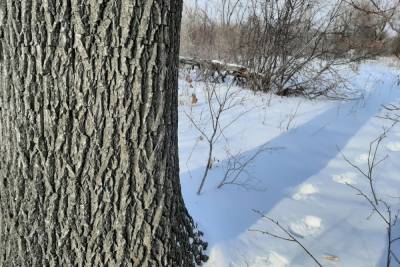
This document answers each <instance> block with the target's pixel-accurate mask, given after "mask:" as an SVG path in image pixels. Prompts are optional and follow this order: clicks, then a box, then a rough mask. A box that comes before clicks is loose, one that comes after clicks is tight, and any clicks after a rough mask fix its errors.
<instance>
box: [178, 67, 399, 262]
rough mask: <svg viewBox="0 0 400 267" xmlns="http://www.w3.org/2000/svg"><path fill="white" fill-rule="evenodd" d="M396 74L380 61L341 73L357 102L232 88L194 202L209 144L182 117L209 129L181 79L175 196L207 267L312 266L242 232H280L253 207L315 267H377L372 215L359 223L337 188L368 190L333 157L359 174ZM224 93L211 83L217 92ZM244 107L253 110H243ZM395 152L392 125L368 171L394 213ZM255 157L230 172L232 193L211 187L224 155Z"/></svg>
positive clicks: (377, 225) (360, 204)
mask: <svg viewBox="0 0 400 267" xmlns="http://www.w3.org/2000/svg"><path fill="white" fill-rule="evenodd" d="M399 69H400V68H399V66H396V67H393V66H389V65H388V64H387V61H385V60H384V59H382V60H379V61H371V62H367V63H365V64H363V65H362V66H360V68H359V70H358V72H357V73H352V74H351V71H347V72H348V73H349V78H350V80H351V83H352V85H353V87H354V88H356V89H357V90H358V92H359V93H360V94H362V95H363V97H362V98H360V99H358V100H354V101H331V100H323V99H320V100H314V101H311V100H305V99H303V98H281V97H277V96H272V97H271V96H269V95H263V94H259V93H256V94H255V93H253V92H249V91H247V90H244V89H240V88H235V89H236V90H240V94H239V95H238V97H240V101H238V102H239V103H240V104H239V105H237V106H235V107H234V108H232V109H230V110H229V111H228V112H227V113H225V114H223V115H222V118H221V124H222V125H223V126H226V125H228V126H229V127H227V128H226V129H225V130H224V135H223V137H221V138H220V139H219V140H218V141H217V142H216V143H215V144H214V147H215V148H214V157H213V167H212V169H211V170H210V172H209V176H208V178H207V181H206V184H205V187H204V190H203V193H202V194H201V195H200V196H198V195H196V191H197V189H198V186H199V184H200V179H201V177H202V174H203V172H204V168H205V165H206V159H207V152H208V150H207V149H208V144H207V142H206V140H205V139H204V138H200V133H199V132H198V131H197V130H196V128H195V127H193V125H192V124H191V122H190V120H189V119H188V117H187V115H189V116H192V117H193V118H195V119H196V121H199V122H201V123H200V124H201V127H202V129H203V130H204V131H206V132H210V124H209V123H207V104H206V102H205V98H204V93H203V88H204V84H203V83H201V82H193V84H192V85H193V86H189V85H188V83H187V82H186V81H185V80H184V78H183V79H182V80H181V81H180V89H179V90H180V91H179V93H180V103H181V105H180V108H179V115H180V120H179V145H180V155H179V156H180V169H181V182H182V190H183V194H184V198H185V202H186V205H187V207H188V209H189V212H190V213H191V215H192V216H193V218H194V220H195V221H196V222H198V224H199V228H200V229H201V230H202V231H204V232H205V239H206V240H207V241H208V242H209V250H208V255H209V256H210V259H209V261H208V262H207V263H206V264H205V266H206V267H210V266H212V267H225V266H226V267H240V266H251V267H256V266H275V267H279V266H290V267H292V266H294V267H296V266H315V264H314V263H313V261H312V260H311V259H310V258H309V257H307V256H306V255H305V253H304V252H303V251H302V250H301V249H300V248H299V247H298V246H296V245H295V244H294V243H293V242H287V241H284V240H279V239H276V238H272V237H270V236H267V235H263V234H261V233H258V232H254V231H249V230H262V231H269V232H272V233H275V234H279V235H282V232H280V231H279V230H278V229H277V227H276V226H274V225H273V224H271V222H269V221H267V220H265V219H263V218H260V216H259V215H258V214H256V213H255V212H254V211H253V210H259V211H261V212H262V213H263V214H265V215H266V216H268V217H270V218H273V219H276V220H278V221H279V223H280V224H281V225H282V226H284V227H285V228H286V229H287V230H288V231H289V232H290V233H292V234H293V235H294V236H296V237H298V238H299V240H300V241H301V242H302V243H303V244H304V245H305V246H306V247H307V248H308V249H309V250H310V251H311V252H312V253H313V255H314V256H315V257H316V258H317V259H318V260H319V261H320V262H321V263H322V264H323V265H324V266H344V267H368V266H384V265H385V249H386V229H385V225H384V224H383V223H382V222H381V221H380V219H379V218H378V217H377V216H375V215H373V216H371V217H370V218H369V219H367V218H368V216H369V215H370V213H371V209H370V207H369V206H368V204H367V203H365V201H364V200H363V199H361V198H360V196H357V194H356V192H355V191H354V190H353V189H351V188H350V187H349V186H348V185H346V184H347V183H348V184H353V185H357V186H358V187H361V188H362V189H365V190H367V189H368V184H367V181H366V179H365V178H364V177H363V176H362V175H360V174H359V173H358V172H357V170H355V169H354V168H352V167H351V166H349V164H348V163H346V161H345V160H344V159H343V156H342V153H343V155H345V156H346V157H347V158H348V159H351V160H352V161H353V162H354V163H355V164H357V165H358V166H360V168H363V169H365V168H367V164H368V149H369V143H370V142H371V141H372V140H374V139H375V138H376V137H377V136H379V135H380V134H381V133H382V129H383V127H384V126H389V125H390V123H389V122H388V121H385V120H382V119H380V118H378V116H382V115H384V114H385V111H384V110H382V105H387V104H390V103H399V102H400V89H399V86H398V85H397V83H396V82H397V79H398V78H397V76H398V75H399ZM226 88H227V85H226V84H225V85H219V87H218V90H220V91H222V92H223V91H224V90H226ZM192 93H195V94H196V96H197V98H198V102H197V103H196V104H195V105H190V104H188V103H190V96H191V95H192ZM249 107H252V108H253V109H252V110H251V111H248V109H249ZM245 111H248V112H247V113H246V114H245V115H243V116H241V117H239V119H238V120H236V121H235V122H234V123H232V124H231V125H229V124H230V122H231V121H232V120H233V118H236V117H238V115H240V114H241V113H243V112H245ZM266 148H270V149H266ZM271 148H274V149H271ZM260 150H261V152H260ZM227 151H228V152H229V153H227ZM399 151H400V126H395V127H394V128H392V129H391V131H390V132H389V133H388V137H387V138H386V139H384V141H383V143H382V146H381V149H380V151H379V153H378V156H379V158H382V157H385V156H386V155H388V156H389V157H388V159H387V160H386V161H384V162H383V163H382V164H381V165H379V168H378V169H377V170H376V171H375V175H376V177H375V178H376V183H375V186H376V187H377V188H378V194H379V195H380V196H381V197H382V198H385V199H389V200H390V201H391V204H392V205H394V206H395V207H397V208H398V207H399V206H400V205H399V204H400V203H399V202H400V200H399V198H393V197H390V196H400V177H399V173H400V153H399ZM256 153H259V154H258V155H257V157H256V158H255V159H254V160H253V161H252V162H251V164H249V165H248V166H247V168H246V170H245V171H243V172H241V173H239V175H238V178H237V182H238V184H240V186H238V185H225V186H223V187H222V188H220V189H217V186H218V184H219V183H220V181H221V180H222V178H223V177H224V174H225V169H226V168H227V166H228V165H229V164H228V163H229V161H230V158H232V156H233V155H240V156H241V157H242V158H244V159H246V158H251V157H252V155H255V154H256ZM398 232H400V230H399V231H398ZM399 250H400V248H399Z"/></svg>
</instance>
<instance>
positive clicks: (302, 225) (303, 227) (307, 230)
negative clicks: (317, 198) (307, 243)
mask: <svg viewBox="0 0 400 267" xmlns="http://www.w3.org/2000/svg"><path fill="white" fill-rule="evenodd" d="M321 222H322V219H321V218H318V217H316V216H311V215H308V216H306V217H304V218H303V219H301V220H300V221H298V222H294V223H291V224H290V226H289V230H290V232H291V233H292V234H293V235H295V236H298V237H301V238H304V237H307V236H311V235H316V234H318V233H319V232H320V231H321V227H322V223H321Z"/></svg>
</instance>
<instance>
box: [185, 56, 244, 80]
mask: <svg viewBox="0 0 400 267" xmlns="http://www.w3.org/2000/svg"><path fill="white" fill-rule="evenodd" d="M179 64H180V66H181V67H183V66H190V67H192V68H198V69H200V70H202V71H207V72H210V73H212V74H214V73H217V74H218V75H220V76H222V77H223V78H225V77H226V76H227V75H230V76H233V77H235V78H244V79H248V78H249V77H250V74H251V73H250V72H249V70H248V69H247V68H246V67H244V66H240V65H236V64H226V63H223V62H221V61H218V60H205V59H197V58H188V57H179Z"/></svg>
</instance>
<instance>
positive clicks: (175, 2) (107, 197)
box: [0, 0, 206, 267]
mask: <svg viewBox="0 0 400 267" xmlns="http://www.w3.org/2000/svg"><path fill="white" fill-rule="evenodd" d="M181 8H182V3H181V1H180V0H136V1H133V0H120V1H115V0H103V1H101V0H96V1H95V0H1V1H0V69H1V71H0V75H1V76H0V82H1V84H0V212H1V214H0V266H104V265H107V266H184V267H186V266H193V265H194V261H197V262H201V261H203V260H205V259H206V257H205V256H203V252H202V251H203V249H204V248H205V246H206V244H205V243H204V242H203V241H201V239H200V236H201V232H198V231H196V230H195V225H194V223H193V221H192V219H191V217H190V216H189V214H188V213H187V211H186V208H185V206H184V203H183V199H182V196H181V190H180V183H179V165H178V145H177V127H178V112H177V77H178V48H179V32H180V16H181Z"/></svg>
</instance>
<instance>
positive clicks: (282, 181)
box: [181, 90, 399, 245]
mask: <svg viewBox="0 0 400 267" xmlns="http://www.w3.org/2000/svg"><path fill="white" fill-rule="evenodd" d="M385 91H386V92H384V93H382V92H381V91H380V90H375V91H373V92H372V93H370V95H369V96H368V97H366V98H364V99H362V100H359V101H351V102H344V103H340V104H337V105H334V107H332V108H330V109H329V110H327V111H325V112H324V113H322V114H320V115H318V116H317V117H315V118H314V119H312V120H311V121H309V122H307V123H305V124H303V125H300V126H299V127H297V128H296V129H292V130H291V131H289V132H287V133H284V134H282V135H280V136H278V137H276V138H275V139H273V140H270V141H269V142H268V143H267V144H265V145H263V147H264V146H268V147H285V149H284V150H280V151H279V152H275V153H263V154H261V155H259V156H258V157H257V158H256V159H255V160H254V163H253V164H252V170H251V173H252V175H253V176H254V177H257V178H258V179H259V180H260V181H261V184H259V185H258V186H259V187H260V188H263V187H265V188H267V189H266V190H245V189H243V188H241V187H237V186H225V187H223V188H222V189H220V190H218V189H216V186H217V184H218V183H219V182H220V181H221V178H222V176H223V171H222V170H221V169H215V170H213V171H212V172H211V173H210V176H209V177H208V179H207V185H206V187H205V189H204V192H203V194H202V195H200V196H197V195H196V186H197V184H198V182H199V181H198V180H197V177H201V173H202V172H203V171H204V169H203V168H197V169H195V170H191V176H192V177H196V179H190V178H189V177H190V174H189V173H188V172H186V173H182V174H181V183H182V191H183V194H184V198H185V202H186V205H187V207H188V209H189V212H190V214H191V215H192V216H193V218H194V219H195V221H196V222H198V223H199V225H200V228H201V229H203V230H204V231H205V232H206V238H207V240H208V241H209V242H210V244H211V245H212V244H215V243H218V242H220V241H222V240H229V239H233V238H235V237H236V236H238V235H239V234H241V233H242V232H244V231H246V230H247V229H248V228H249V227H250V226H251V225H253V224H254V223H255V222H257V221H258V220H259V216H257V215H256V214H254V213H253V212H252V209H259V210H262V211H264V212H268V211H269V210H271V209H272V208H273V207H274V206H275V205H276V204H277V203H278V202H279V201H281V200H282V199H283V198H285V197H288V189H290V188H294V187H296V186H298V185H299V184H301V183H303V182H304V181H306V180H307V179H308V178H309V177H311V176H313V175H315V174H317V173H318V172H319V171H320V170H322V169H323V168H324V167H325V166H326V165H327V164H328V163H329V161H330V160H332V159H334V158H335V157H336V156H337V155H338V153H339V150H341V149H343V147H345V146H346V144H347V143H348V141H349V140H350V139H351V138H352V137H353V136H354V135H355V134H356V133H357V132H358V131H359V130H360V128H361V127H362V126H363V125H364V124H365V123H366V122H367V121H368V120H369V119H370V118H371V117H373V116H374V115H376V114H377V113H378V112H379V110H380V109H381V105H382V104H383V103H388V102H391V101H392V100H393V99H394V97H398V96H399V92H396V91H394V90H390V92H389V93H388V92H387V90H385ZM257 149H258V148H256V149H253V150H251V151H247V152H245V154H248V155H252V154H254V153H255V152H256V151H257Z"/></svg>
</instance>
